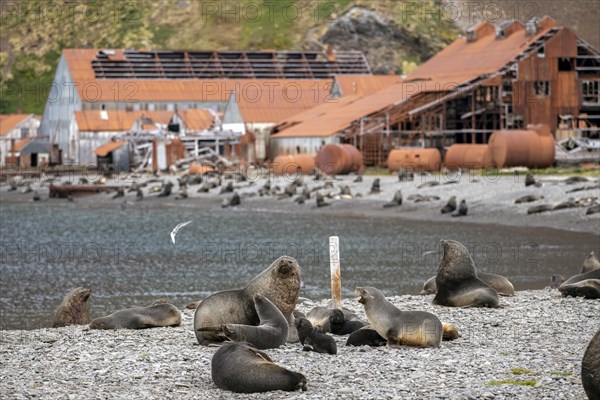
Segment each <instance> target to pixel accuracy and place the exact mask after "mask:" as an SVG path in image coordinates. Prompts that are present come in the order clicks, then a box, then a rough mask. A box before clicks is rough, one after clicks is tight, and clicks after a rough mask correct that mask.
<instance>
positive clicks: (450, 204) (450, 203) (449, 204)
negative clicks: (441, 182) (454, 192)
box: [440, 196, 456, 214]
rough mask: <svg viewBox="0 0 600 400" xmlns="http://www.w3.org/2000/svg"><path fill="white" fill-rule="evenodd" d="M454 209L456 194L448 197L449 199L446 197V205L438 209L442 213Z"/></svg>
mask: <svg viewBox="0 0 600 400" xmlns="http://www.w3.org/2000/svg"><path fill="white" fill-rule="evenodd" d="M454 210H456V196H452V197H450V199H448V202H447V203H446V205H445V206H444V207H442V209H441V210H440V211H441V213H442V214H448V213H451V212H452V211H454Z"/></svg>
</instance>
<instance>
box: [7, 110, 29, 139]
mask: <svg viewBox="0 0 600 400" xmlns="http://www.w3.org/2000/svg"><path fill="white" fill-rule="evenodd" d="M31 116H33V114H2V115H0V136H4V135H6V134H7V133H8V132H10V131H12V130H13V129H15V128H16V127H17V125H19V124H20V123H21V122H23V121H25V120H26V119H27V118H29V117H31Z"/></svg>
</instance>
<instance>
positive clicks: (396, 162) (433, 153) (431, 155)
mask: <svg viewBox="0 0 600 400" xmlns="http://www.w3.org/2000/svg"><path fill="white" fill-rule="evenodd" d="M387 164H388V169H389V170H390V172H394V171H399V170H401V169H405V170H410V171H439V169H440V167H441V166H442V156H441V154H440V151H439V150H438V149H435V148H422V149H421V148H419V149H395V150H392V151H390V154H389V156H388V160H387Z"/></svg>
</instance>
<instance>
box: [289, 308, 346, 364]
mask: <svg viewBox="0 0 600 400" xmlns="http://www.w3.org/2000/svg"><path fill="white" fill-rule="evenodd" d="M338 311H339V310H338ZM296 329H297V330H298V338H299V339H300V343H302V345H303V346H304V350H305V351H314V352H317V353H326V354H337V345H336V344H335V340H333V338H332V337H331V336H329V335H327V334H326V333H325V332H324V331H323V328H322V327H313V326H312V324H311V323H310V321H309V320H307V319H306V318H298V319H297V320H296Z"/></svg>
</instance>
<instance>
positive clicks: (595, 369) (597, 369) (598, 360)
mask: <svg viewBox="0 0 600 400" xmlns="http://www.w3.org/2000/svg"><path fill="white" fill-rule="evenodd" d="M581 382H582V383H583V389H584V390H585V394H587V396H588V398H589V399H590V400H593V399H600V329H598V331H597V332H596V334H595V335H594V337H593V338H592V340H591V341H590V344H589V345H588V347H587V349H586V350H585V353H584V354H583V360H582V361H581Z"/></svg>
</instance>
